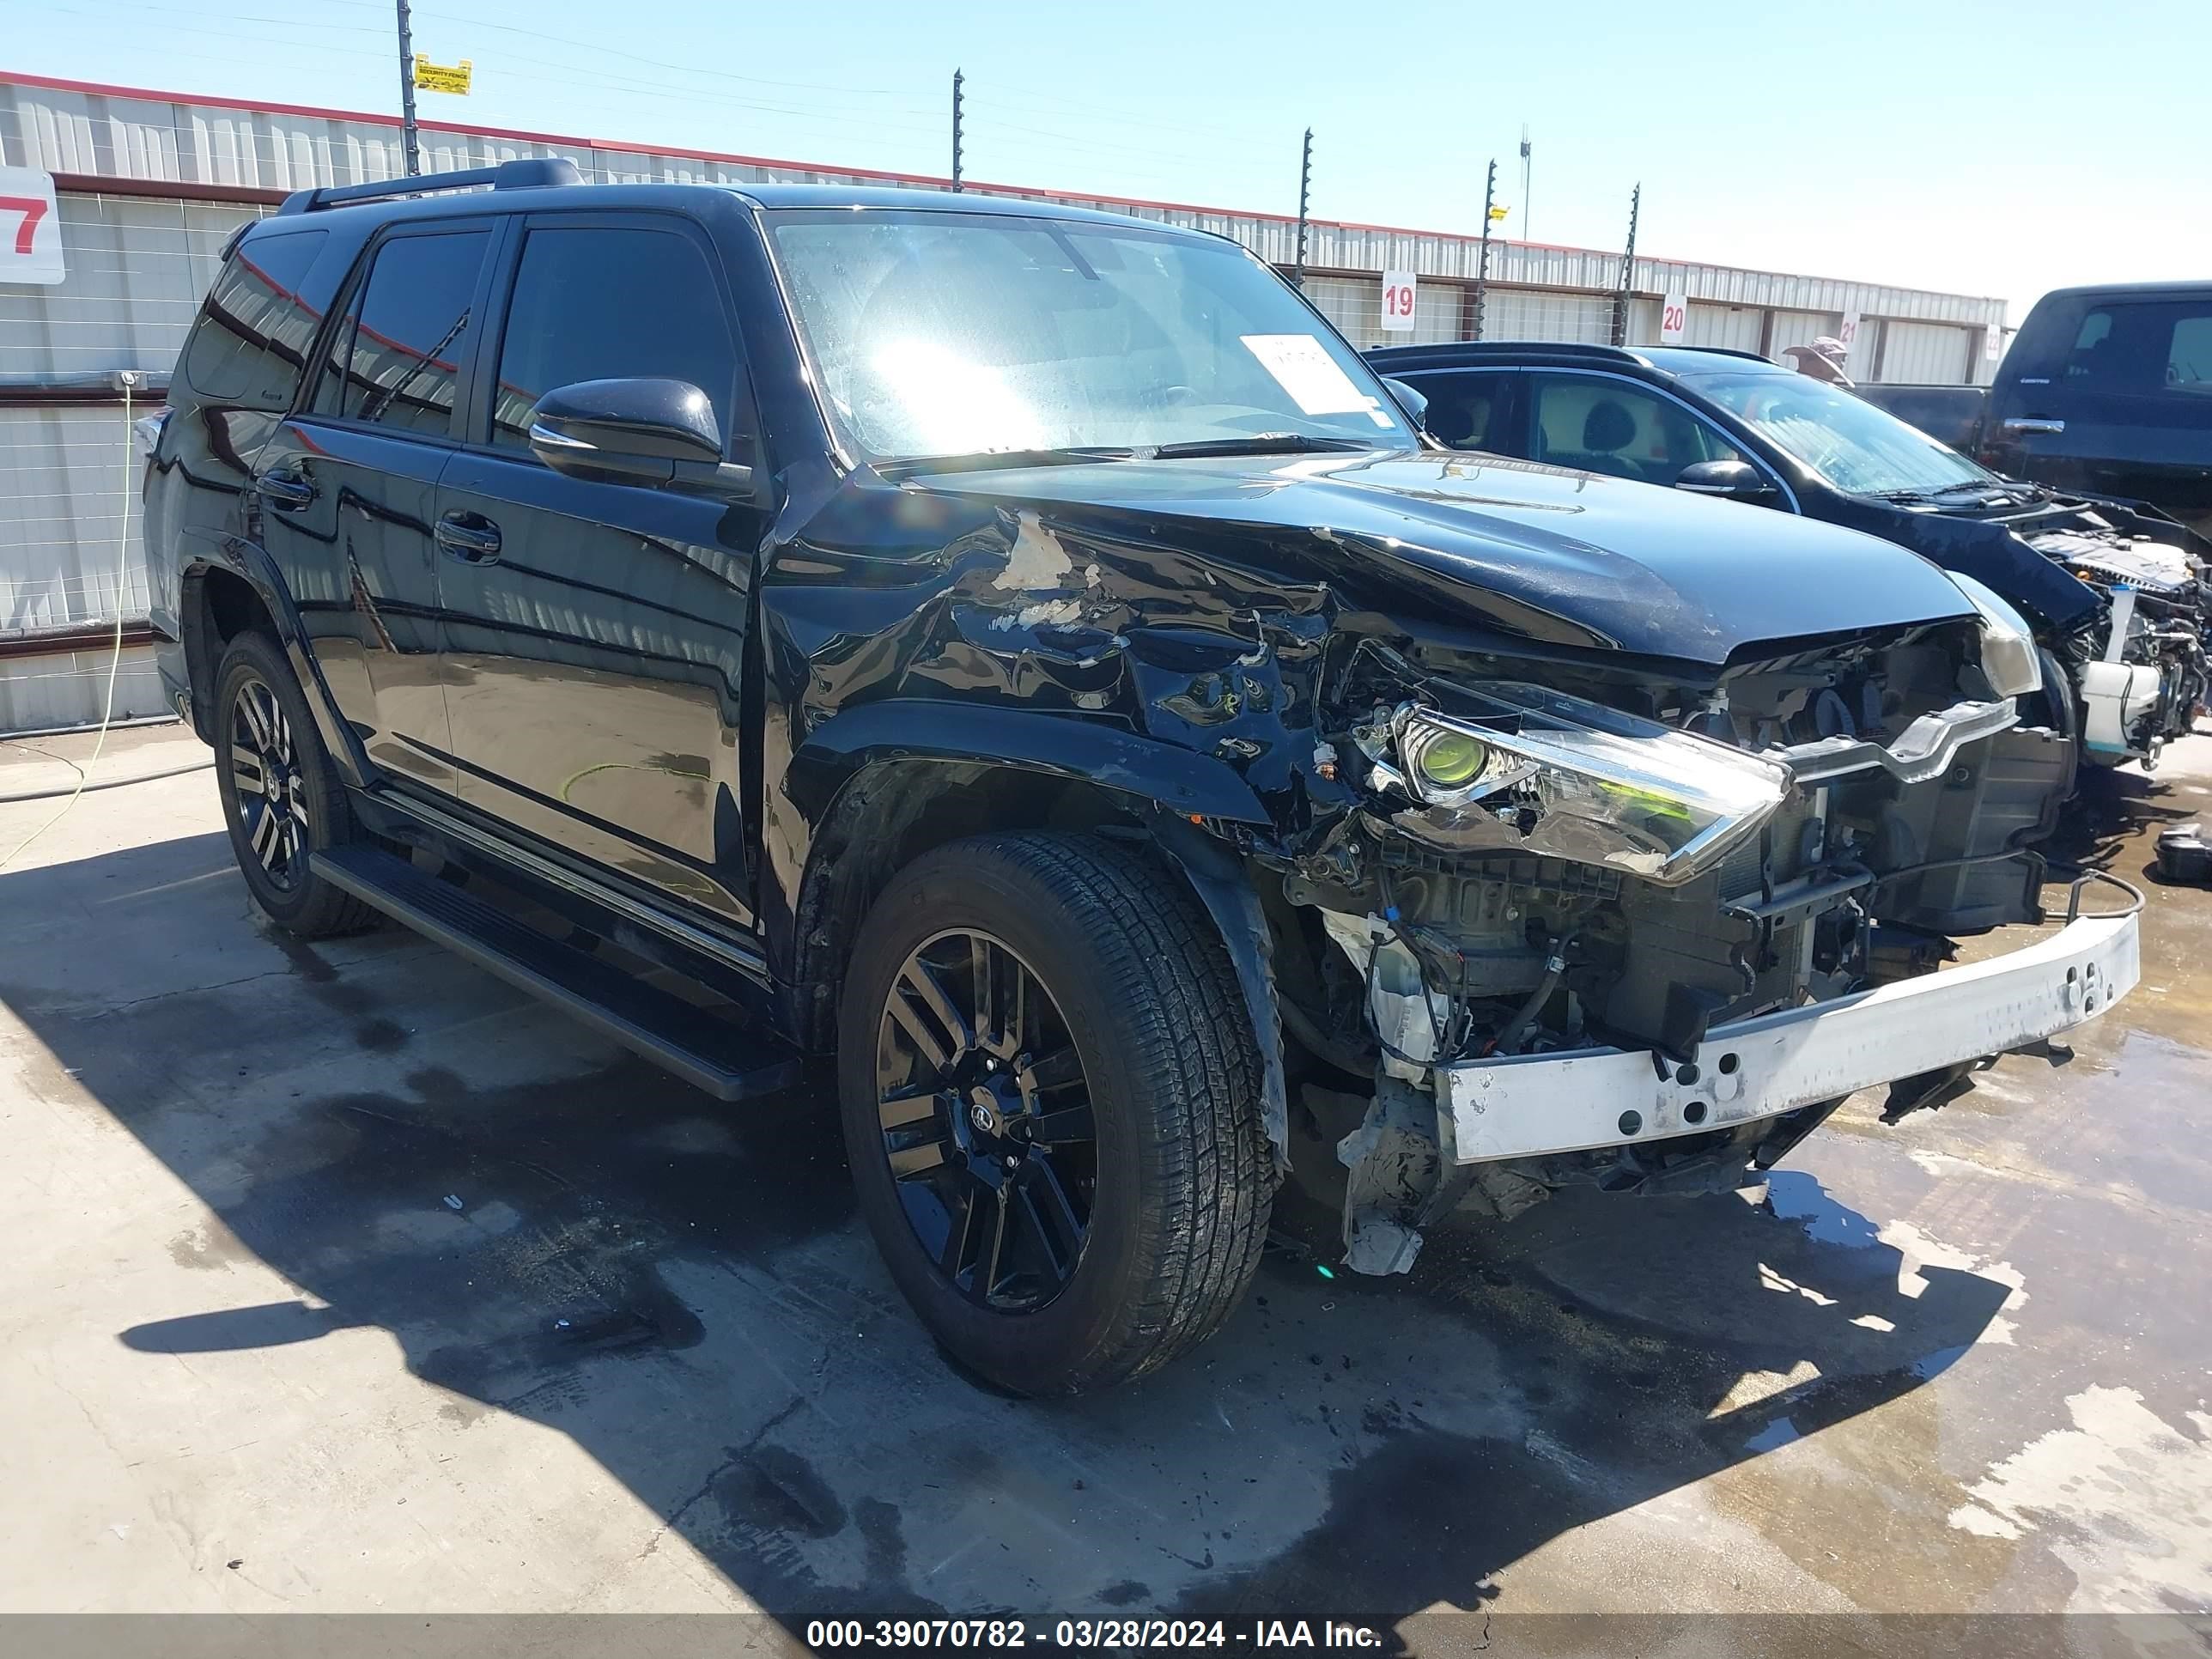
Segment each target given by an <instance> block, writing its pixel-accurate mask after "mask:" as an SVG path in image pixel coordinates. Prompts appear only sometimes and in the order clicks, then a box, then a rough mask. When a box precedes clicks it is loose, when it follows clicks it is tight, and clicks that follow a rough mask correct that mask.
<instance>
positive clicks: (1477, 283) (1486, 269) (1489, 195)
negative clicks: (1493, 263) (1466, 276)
mask: <svg viewBox="0 0 2212 1659" xmlns="http://www.w3.org/2000/svg"><path fill="white" fill-rule="evenodd" d="M1497 199H1498V158H1497V157H1496V156H1495V155H1493V156H1492V157H1491V158H1490V177H1489V178H1488V179H1486V180H1485V181H1484V184H1483V186H1482V252H1481V255H1480V258H1477V259H1476V261H1475V264H1474V334H1473V335H1472V336H1471V338H1474V339H1477V340H1480V338H1481V337H1482V307H1483V301H1484V300H1485V299H1486V297H1487V295H1488V291H1489V288H1490V209H1491V204H1492V203H1494V202H1495V201H1497Z"/></svg>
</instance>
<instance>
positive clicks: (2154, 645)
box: [1368, 342, 2212, 766]
mask: <svg viewBox="0 0 2212 1659" xmlns="http://www.w3.org/2000/svg"><path fill="white" fill-rule="evenodd" d="M1368 355H1369V357H1370V361H1372V362H1374V363H1375V364H1376V367H1377V368H1381V369H1383V371H1384V372H1385V373H1386V374H1390V375H1392V376H1394V377H1395V378H1397V379H1399V380H1403V381H1404V382H1406V383H1407V384H1408V385H1411V386H1413V387H1414V388H1415V389H1416V390H1417V391H1419V392H1420V393H1421V394H1422V395H1423V396H1424V397H1425V398H1427V399H1428V400H1429V408H1428V414H1427V419H1428V422H1429V425H1430V428H1431V432H1432V434H1434V435H1437V436H1438V437H1439V438H1441V439H1442V440H1443V441H1445V442H1448V443H1450V444H1453V445H1454V446H1455V447H1464V448H1468V449H1475V450H1487V451H1491V452H1493V453H1500V454H1505V455H1514V456H1521V457H1525V458H1527V459H1534V460H1548V461H1553V462H1556V463H1559V464H1561V465H1572V466H1581V467H1588V468H1589V469H1590V470H1591V471H1599V472H1606V473H1609V474H1612V475H1613V476H1615V477H1628V478H1635V479H1638V480H1640V481H1642V482H1644V483H1652V484H1662V485H1673V486H1674V487H1676V488H1678V489H1689V490H1694V491H1698V492H1700V493H1704V494H1710V495H1726V496H1729V497H1730V498H1732V499H1735V500H1738V501H1749V502H1755V503H1758V504H1759V505H1762V506H1765V507H1775V508H1778V509H1780V510H1782V511H1784V512H1793V513H1800V514H1802V515H1804V516H1806V517H1809V518H1818V519H1825V520H1828V521H1829V522H1831V523H1833V524H1841V525H1847V526H1850V527H1851V528H1853V529H1856V530H1863V531H1867V532H1870V533H1872V534H1874V535H1877V536H1881V537H1882V538H1884V539H1886V540H1888V541H1893V542H1895V543H1897V544H1899V545H1900V546H1904V547H1909V548H1911V550H1913V551H1915V552H1917V553H1919V554H1922V555H1923V556H1926V557H1928V558H1930V559H1933V560H1934V561H1935V562H1936V563H1938V564H1940V565H1942V566H1943V567H1944V568H1946V569H1948V570H1952V571H1954V572H1957V573H1959V574H1961V575H1964V576H1966V577H1969V578H1971V579H1972V580H1976V581H1978V582H1981V583H1982V584H1984V586H1987V587H1989V588H1990V589H1991V590H1993V591H1994V592H1996V593H1997V594H1999V595H2001V596H2002V598H2003V599H2005V600H2006V601H2007V602H2008V604H2010V605H2012V606H2013V607H2014V608H2015V609H2016V610H2018V611H2020V612H2021V614H2022V615H2024V616H2026V617H2027V618H2028V619H2029V620H2030V622H2031V623H2033V626H2034V629H2035V635H2036V639H2037V642H2038V644H2039V647H2040V649H2041V651H2042V653H2043V654H2044V665H2045V676H2044V678H2045V687H2044V690H2043V692H2042V694H2041V696H2040V697H2039V701H2038V706H2037V708H2036V710H2035V713H2036V715H2037V717H2038V718H2039V719H2041V720H2043V721H2044V722H2045V724H2048V725H2050V726H2052V727H2054V728H2055V729H2057V730H2058V731H2062V732H2067V733H2068V734H2069V735H2071V736H2074V737H2076V738H2079V739H2080V742H2081V752H2082V755H2083V757H2084V758H2085V759H2086V760H2087V761H2089V762H2090V763H2093V764H2097V765H2104V766H2112V765H2117V764H2118V763H2121V762H2124V761H2127V760H2130V759H2139V760H2142V761H2144V762H2146V763H2155V761H2156V759H2157V757H2158V751H2159V750H2160V747H2162V746H2163V745H2164V744H2166V743H2168V742H2170V741H2172V739H2173V738H2178V737H2179V736H2181V735H2182V734H2184V733H2185V732H2187V731H2188V730H2189V729H2190V725H2191V721H2192V720H2194V719H2195V718H2196V716H2197V713H2198V712H2199V711H2200V710H2201V709H2202V708H2203V707H2204V704H2205V702H2206V699H2207V696H2208V690H2212V659H2208V657H2207V655H2206V650H2205V642H2204V628H2205V621H2206V609H2207V599H2208V588H2207V585H2206V576H2205V556H2207V555H2208V554H2212V543H2207V542H2206V541H2205V540H2204V539H2203V538H2202V537H2200V536H2198V535H2197V534H2196V533H2195V532H2192V531H2191V530H2189V529H2188V528H2187V527H2185V526H2183V525H2180V524H2178V523H2176V522H2174V521H2173V520H2170V519H2168V518H2166V516H2165V515H2164V514H2162V513H2159V512H2158V511H2156V510H2155V509H2154V508H2151V507H2146V506H2145V505H2144V504H2143V503H2142V502H2140V501H2134V502H2130V501H2113V500H2102V499H2099V500H2092V499H2088V498H2086V497H2083V496H2081V495H2061V494H2059V493H2058V492H2057V491H2055V490H2053V489H2050V488H2048V487H2046V486H2045V485H2042V484H2038V483H2021V482H2019V481H2017V480H2015V479H2010V478H2003V477H1998V476H1997V475H1996V474H1995V473H1993V472H1990V471H1989V470H1988V469H1986V468H1984V467H1983V466H1981V465H1977V464H1976V463H1975V462H1973V461H1971V460H1969V459H1966V457H1965V456H1964V455H1961V454H1959V453H1956V452H1954V451H1953V450H1950V449H1948V448H1946V447H1943V446H1942V445H1941V444H1938V443H1936V442H1935V441H1932V440H1930V439H1929V438H1928V437H1927V436H1925V435H1923V434H1922V433H1920V432H1917V431H1916V430H1914V429H1913V428H1911V427H1909V426H1907V425H1905V423H1904V422H1901V421H1899V420H1898V419H1896V418H1895V417H1893V416H1890V415H1888V414H1887V413H1885V412H1883V411H1882V410H1879V409H1876V408H1874V407H1872V406H1871V405H1869V404H1867V403H1865V402H1863V401H1861V399H1860V398H1858V397H1856V396H1854V395H1853V393H1852V392H1848V391H1844V390H1842V389H1840V388H1838V387H1837V386H1831V385H1828V384H1826V383H1824V382H1822V381H1820V380H1814V379H1812V378H1810V377H1808V376H1807V375H1804V374H1797V373H1795V372H1793V371H1790V370H1787V369H1784V368H1781V367H1779V366H1778V365H1777V364H1774V363H1772V362H1768V361H1767V360H1766V359H1765V358H1762V357H1758V356H1752V355H1749V354H1746V353H1741V352H1735V351H1723V350H1707V349H1698V348H1686V347H1671V348H1669V347H1657V348H1638V349H1633V350H1628V349H1620V348H1615V347H1607V346H1577V345H1563V344H1548V343H1540V342H1525V343H1515V342H1496V343H1480V344H1476V343H1467V344H1458V345H1432V346H1401V347H1393V348H1389V349H1383V350H1381V351H1376V352H1370V354H1368ZM1952 389H1958V390H1972V388H1952ZM2207 406H2208V408H2212V400H2208V402H2207Z"/></svg>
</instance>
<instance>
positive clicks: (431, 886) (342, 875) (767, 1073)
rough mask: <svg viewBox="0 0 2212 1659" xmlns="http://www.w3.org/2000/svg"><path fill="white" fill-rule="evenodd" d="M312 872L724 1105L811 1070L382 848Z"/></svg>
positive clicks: (776, 1045)
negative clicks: (662, 1067)
mask: <svg viewBox="0 0 2212 1659" xmlns="http://www.w3.org/2000/svg"><path fill="white" fill-rule="evenodd" d="M309 867H310V868H312V869H313V871H314V872H315V873H316V874H317V875H319V876H320V877H321V878H323V879H324V880H325V881H327V882H329V883H330V884H331V885H332V886H334V887H341V888H343V889H344V890H346V891H347V892H349V893H350V894H352V895H353V896H355V897H356V898H357V899H359V900H360V901H361V902H362V903H364V904H367V905H369V906H372V907H373V908H376V909H379V910H381V911H382V912H383V913H384V914H385V915H387V916H390V917H391V918H392V920H393V921H398V922H400V923H402V924H403V925H404V926H406V927H411V928H413V929H414V930H415V931H416V933H420V934H422V936H423V937H424V938H425V939H435V940H436V941H437V942H438V943H439V944H441V945H444V946H446V947H447V949H448V950H450V951H458V952H459V954H460V955H462V956H464V957H467V958H468V959H469V960H470V961H471V962H473V963H476V964H477V967H479V968H483V969H488V970H489V971H490V972H492V973H495V974H496V975H499V976H500V978H501V979H503V980H505V981H507V983H508V984H510V985H513V986H515V987H519V988H520V989H522V990H525V991H527V992H529V993H530V994H532V996H538V997H543V998H544V1000H546V1001H548V1002H550V1003H553V1004H555V1005H556V1006H560V1007H562V1008H566V1009H567V1010H568V1011H569V1012H571V1013H573V1014H574V1015H575V1016H576V1018H579V1019H580V1020H582V1021H583V1022H584V1023H585V1024H587V1025H590V1026H592V1028H593V1029H594V1030H599V1031H602V1032H604V1033H605V1035H607V1036H611V1037H612V1038H613V1039H614V1040H615V1041H616V1042H619V1043H621V1044H623V1046H624V1047H625V1048H631V1049H634V1050H635V1051H636V1052H637V1053H638V1054H642V1055H644V1056H645V1058H646V1059H647V1060H652V1061H653V1063H654V1064H655V1065H657V1066H664V1067H665V1068H666V1069H667V1070H669V1071H671V1072H673V1073H675V1074H676V1075H677V1076H678V1077H680V1078H682V1079H684V1081H685V1082H687V1083H690V1084H692V1085H695V1086H696V1087H698V1088H701V1089H703V1090H705V1091H707V1092H708V1094H710V1095H712V1096H714V1097H715V1098H716V1099H717V1100H748V1099H750V1098H751V1097H754V1096H756V1095H766V1094H773V1093H775V1091H777V1090H779V1089H788V1088H791V1087H793V1086H794V1085H796V1084H798V1083H799V1080H800V1079H801V1077H802V1075H803V1071H804V1068H803V1066H802V1064H801V1062H800V1060H799V1057H798V1056H797V1055H796V1054H793V1052H792V1051H791V1049H790V1048H788V1047H787V1046H786V1045H785V1044H784V1043H783V1042H781V1041H780V1040H778V1039H777V1038H775V1037H773V1036H767V1035H765V1034H763V1033H762V1032H759V1031H754V1030H746V1029H745V1028H744V1027H743V1026H739V1025H735V1024H731V1023H729V1022H728V1021H726V1020H721V1019H717V1018H714V1016H713V1015H712V1014H709V1013H707V1012H703V1011H702V1010H701V1009H698V1008H696V1007H694V1006H692V1005H691V1004H690V1003H688V1002H686V1001H684V1000H683V999H682V998H681V997H677V996H671V995H670V994H668V993H667V992H665V991H662V990H659V989H656V988H655V987H653V986H651V985H649V984H647V983H646V982H645V981H642V980H640V979H637V978H635V977H634V976H633V975H629V974H627V973H625V972H623V970H622V969H620V968H618V967H617V966H615V965H614V964H613V963H609V962H603V961H601V960H600V959H599V957H595V956H592V955H591V954H590V953H589V952H587V951H580V950H578V949H576V948H575V947H574V945H563V944H562V943H561V942H560V941H559V940H558V939H548V938H547V937H546V936H545V935H544V934H543V933H539V932H538V930H537V929H536V928H534V927H529V926H527V925H526V924H525V923H523V922H521V921H518V920H516V919H515V918H514V917H513V916H511V915H508V914H507V912H506V911H504V910H501V909H500V908H498V907H497V906H495V905H492V904H488V903H486V902H484V901H483V900H482V899H480V898H477V897H476V896H473V895H471V894H469V893H466V892H464V891H463V890H461V889H459V887H456V886H454V885H453V884H452V883H451V882H447V881H441V880H440V879H439V878H437V877H435V876H431V875H426V874H425V873H423V872H422V871H420V870H417V869H416V867H415V866H413V865H412V864H410V863H409V862H408V861H407V860H404V859H401V858H395V857H394V856H392V854H389V853H386V852H382V851H380V850H379V849H378V848H374V847H342V848H336V849H335V850H333V851H331V852H327V853H317V854H315V855H314V857H313V860H311V863H310V866H309Z"/></svg>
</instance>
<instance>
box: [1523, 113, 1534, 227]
mask: <svg viewBox="0 0 2212 1659" xmlns="http://www.w3.org/2000/svg"><path fill="white" fill-rule="evenodd" d="M1533 149H1534V146H1532V145H1531V144H1530V143H1528V123H1527V122H1526V121H1523V122H1522V124H1521V240H1522V241H1524V242H1525V241H1527V240H1528V239H1529V237H1530V236H1532V235H1533V234H1534V232H1533V231H1531V230H1530V229H1529V228H1528V179H1529V175H1530V173H1532V172H1534V164H1533V163H1532V162H1531V161H1529V159H1528V158H1529V156H1530V155H1531V154H1532V153H1533Z"/></svg>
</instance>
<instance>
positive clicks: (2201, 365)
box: [2166, 310, 2212, 398]
mask: <svg viewBox="0 0 2212 1659" xmlns="http://www.w3.org/2000/svg"><path fill="white" fill-rule="evenodd" d="M2166 385H2167V386H2171V387H2172V388H2173V389H2174V390H2175V391H2176V392H2191V393H2193V394H2194V395H2196V396H2197V397H2200V398H2203V397H2212V310H2207V311H2203V312H2200V313H2197V315H2195V316H2193V317H2179V318H2176V319H2174V324H2173V333H2172V337H2171V338H2170V339H2169V340H2168V341H2167V343H2166Z"/></svg>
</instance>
